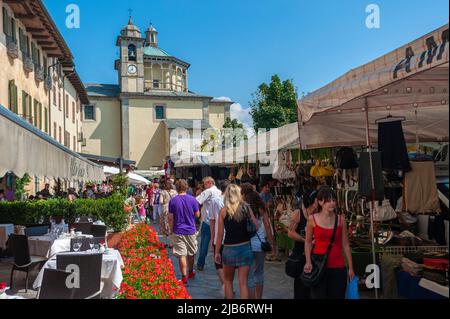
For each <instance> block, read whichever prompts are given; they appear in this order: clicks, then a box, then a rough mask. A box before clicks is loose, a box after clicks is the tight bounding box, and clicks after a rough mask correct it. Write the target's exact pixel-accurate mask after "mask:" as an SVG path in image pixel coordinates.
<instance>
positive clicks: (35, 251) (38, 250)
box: [28, 235, 92, 258]
mask: <svg viewBox="0 0 450 319" xmlns="http://www.w3.org/2000/svg"><path fill="white" fill-rule="evenodd" d="M84 237H88V238H92V235H84ZM70 239H71V238H70V237H65V238H55V237H54V236H52V235H44V236H31V237H28V247H29V250H30V255H32V256H41V257H46V258H49V257H51V256H53V255H55V254H58V253H61V252H67V251H70Z"/></svg>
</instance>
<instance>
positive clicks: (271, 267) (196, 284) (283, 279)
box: [151, 225, 294, 299]
mask: <svg viewBox="0 0 450 319" xmlns="http://www.w3.org/2000/svg"><path fill="white" fill-rule="evenodd" d="M151 226H153V227H154V228H155V229H156V230H158V227H157V225H151ZM159 240H160V241H161V242H163V240H162V236H160V237H159ZM198 241H199V242H200V237H198ZM169 254H170V256H171V260H172V263H173V265H174V270H175V273H176V275H177V278H178V279H180V278H181V273H180V270H179V266H178V260H177V258H175V257H173V256H172V254H171V251H170V250H169ZM213 256H214V253H213V250H212V248H211V247H210V249H209V251H208V255H207V257H206V265H205V267H204V270H203V271H198V270H197V267H196V263H197V258H196V259H195V268H194V269H195V271H196V273H197V274H196V277H195V279H192V280H191V279H189V280H188V286H187V289H188V291H189V294H190V295H191V296H192V298H193V299H223V290H222V286H221V284H220V281H219V277H218V276H217V272H216V268H215V266H214V261H213V258H214V257H213ZM196 257H197V256H196ZM264 281H265V285H264V293H263V299H292V298H293V294H294V280H293V279H291V278H290V277H288V276H287V275H286V274H285V273H284V262H283V261H282V262H266V263H265V267H264ZM234 291H235V293H236V296H237V297H238V296H239V287H238V278H237V272H236V273H235V279H234Z"/></svg>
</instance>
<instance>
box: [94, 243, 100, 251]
mask: <svg viewBox="0 0 450 319" xmlns="http://www.w3.org/2000/svg"><path fill="white" fill-rule="evenodd" d="M94 251H95V252H97V253H98V252H99V251H100V245H99V244H94Z"/></svg>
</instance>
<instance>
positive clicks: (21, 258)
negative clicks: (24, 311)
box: [8, 234, 47, 292]
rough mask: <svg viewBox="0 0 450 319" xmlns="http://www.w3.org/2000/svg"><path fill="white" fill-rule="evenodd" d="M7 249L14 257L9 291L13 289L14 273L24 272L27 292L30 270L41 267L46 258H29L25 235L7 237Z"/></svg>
mask: <svg viewBox="0 0 450 319" xmlns="http://www.w3.org/2000/svg"><path fill="white" fill-rule="evenodd" d="M8 244H9V247H10V248H11V251H12V253H13V256H14V262H13V266H12V269H11V280H10V282H11V289H12V288H13V278H14V271H15V270H17V271H22V272H26V273H27V276H26V280H25V292H28V275H29V272H30V270H31V269H33V268H34V267H36V266H39V265H41V266H43V265H44V263H45V262H46V261H47V258H44V257H39V256H30V250H29V248H28V238H27V236H25V235H16V234H11V235H10V236H9V242H8Z"/></svg>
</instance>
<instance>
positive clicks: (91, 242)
mask: <svg viewBox="0 0 450 319" xmlns="http://www.w3.org/2000/svg"><path fill="white" fill-rule="evenodd" d="M89 247H90V248H91V252H92V248H94V240H93V239H90V240H89Z"/></svg>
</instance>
